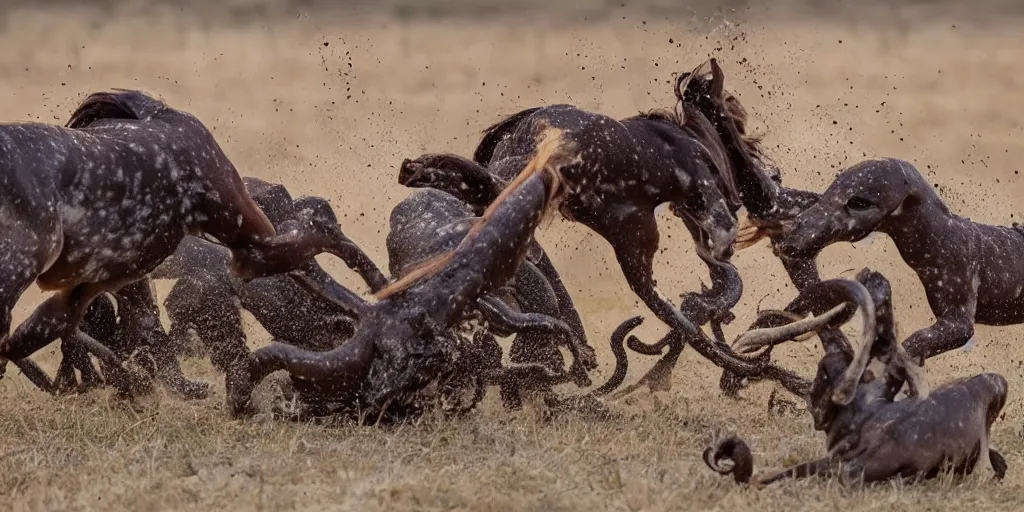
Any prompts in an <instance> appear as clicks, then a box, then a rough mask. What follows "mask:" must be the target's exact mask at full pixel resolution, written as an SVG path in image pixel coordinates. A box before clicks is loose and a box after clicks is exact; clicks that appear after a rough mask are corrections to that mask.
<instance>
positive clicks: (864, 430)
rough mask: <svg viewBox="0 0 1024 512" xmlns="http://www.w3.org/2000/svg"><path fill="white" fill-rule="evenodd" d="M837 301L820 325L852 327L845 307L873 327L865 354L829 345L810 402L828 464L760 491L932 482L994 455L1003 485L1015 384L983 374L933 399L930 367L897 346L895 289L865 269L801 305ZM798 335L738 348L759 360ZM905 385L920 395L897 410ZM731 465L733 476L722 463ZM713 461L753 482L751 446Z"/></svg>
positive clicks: (708, 457)
mask: <svg viewBox="0 0 1024 512" xmlns="http://www.w3.org/2000/svg"><path fill="white" fill-rule="evenodd" d="M828 299H832V303H833V304H835V305H836V306H837V307H835V308H833V309H832V310H831V311H830V312H828V313H826V314H824V315H821V316H820V317H818V318H814V319H811V320H813V322H811V323H814V324H816V325H817V326H818V327H820V328H824V329H831V328H835V327H836V326H835V325H834V324H832V323H831V322H833V321H837V320H838V321H843V320H845V318H846V317H844V316H843V312H844V308H843V307H842V306H843V303H854V304H857V305H858V307H859V308H860V309H861V312H862V314H863V315H864V320H865V321H864V324H865V325H864V330H863V333H862V341H861V344H860V345H859V346H858V347H857V348H856V349H855V350H850V347H849V345H848V344H846V343H840V344H831V343H823V345H824V347H825V356H824V357H823V358H822V359H821V361H820V362H819V363H818V371H817V375H816V376H815V378H814V383H813V385H812V387H811V391H810V393H809V394H808V397H807V405H808V409H809V410H810V412H811V415H812V417H813V419H814V428H815V429H816V430H820V431H823V432H825V433H826V448H827V449H828V455H826V456H825V457H823V458H821V459H817V460H814V461H811V462H807V463H803V464H799V465H796V466H792V467H790V468H787V469H785V470H782V471H780V472H777V473H773V474H769V475H766V476H762V477H758V478H755V479H754V482H755V483H756V484H757V485H767V484H770V483H773V482H777V481H779V480H783V479H786V478H804V477H808V476H815V475H817V476H831V475H837V476H839V477H840V479H841V480H842V481H843V482H844V483H849V482H856V481H864V482H875V481H881V480H887V479H890V478H894V477H903V478H926V479H927V478H933V477H935V476H937V475H939V474H941V473H943V472H947V471H948V472H952V473H954V474H958V475H965V474H970V473H972V472H973V471H974V470H975V469H976V467H977V465H978V463H979V462H980V461H981V460H983V457H984V456H985V455H987V456H988V460H989V462H990V463H991V465H992V468H993V470H994V471H995V473H996V477H997V478H1002V477H1003V475H1004V474H1005V471H1006V462H1005V460H1004V459H1003V457H1002V456H1001V455H1000V454H999V453H998V452H997V451H996V450H994V449H992V448H991V443H990V431H991V427H992V424H993V423H994V422H995V421H996V419H997V418H998V417H999V414H1000V412H1001V411H1002V408H1003V406H1004V405H1005V403H1006V394H1007V385H1006V380H1005V379H1004V378H1003V377H1002V376H1000V375H997V374H994V373H983V374H980V375H975V376H973V377H969V378H964V379H957V380H955V381H952V382H949V383H946V384H944V385H942V386H939V387H937V388H935V389H933V390H931V391H930V392H929V389H928V385H927V382H925V380H924V377H923V374H922V372H921V368H920V367H919V366H917V364H916V363H915V362H914V361H913V360H912V358H911V357H910V356H909V355H908V354H907V353H906V352H905V351H904V350H903V348H902V347H901V346H900V344H899V342H898V341H897V339H896V328H895V322H894V319H893V312H892V305H891V289H890V286H889V282H888V280H886V279H885V277H884V276H882V275H881V274H879V273H877V272H872V271H870V270H868V269H864V270H862V271H861V272H860V273H859V274H858V276H857V280H856V281H852V280H845V279H833V280H828V281H823V282H821V283H818V284H815V285H812V286H810V287H808V288H807V289H806V290H805V291H804V292H802V293H801V295H800V297H798V298H797V299H796V301H803V302H804V303H805V304H810V303H820V302H821V301H823V300H828ZM835 299H838V300H835ZM796 301H794V302H796ZM848 309H849V308H846V310H847V311H846V312H847V313H848V312H849V311H848ZM805 322H806V321H805ZM802 330H806V329H802ZM793 335H794V332H793V331H790V332H781V331H778V336H762V337H760V338H757V339H754V337H749V338H747V339H741V340H739V341H737V343H736V347H735V348H736V349H737V350H738V351H741V352H749V351H752V350H756V349H758V348H761V347H764V346H769V347H770V346H771V345H773V344H775V343H778V342H781V341H784V340H785V339H788V338H791V337H792V336H793ZM904 382H905V383H906V384H907V385H908V386H909V388H910V396H909V397H908V398H907V399H904V400H900V401H895V396H896V394H897V392H898V391H899V389H900V388H901V387H902V385H903V384H904ZM729 459H731V460H732V462H733V464H732V465H731V467H730V466H728V465H723V464H722V461H723V460H729ZM704 461H705V463H707V465H708V466H709V467H710V468H711V469H713V470H715V471H717V472H719V473H721V474H729V473H732V474H733V475H734V478H735V479H736V480H737V481H740V482H746V481H749V479H750V475H751V474H752V470H753V461H752V459H751V456H750V449H749V447H747V445H746V443H744V442H743V441H742V440H741V439H739V438H736V437H729V438H726V439H723V440H722V441H720V442H718V443H717V444H716V445H715V446H712V447H710V448H708V449H707V450H706V451H705V452H704Z"/></svg>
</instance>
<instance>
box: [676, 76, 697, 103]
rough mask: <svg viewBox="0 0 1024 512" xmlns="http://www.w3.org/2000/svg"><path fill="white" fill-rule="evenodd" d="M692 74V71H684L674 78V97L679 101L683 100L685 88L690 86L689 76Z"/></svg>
mask: <svg viewBox="0 0 1024 512" xmlns="http://www.w3.org/2000/svg"><path fill="white" fill-rule="evenodd" d="M692 76H693V72H692V71H686V72H684V73H680V74H679V77H678V78H676V91H675V92H676V99H677V100H679V101H685V100H684V99H683V94H684V93H686V88H687V87H689V86H690V77H692Z"/></svg>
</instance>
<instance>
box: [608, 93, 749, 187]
mask: <svg viewBox="0 0 1024 512" xmlns="http://www.w3.org/2000/svg"><path fill="white" fill-rule="evenodd" d="M627 119H643V120H648V121H661V122H664V123H668V124H671V125H673V126H675V127H677V128H680V129H682V130H683V131H684V132H686V133H687V134H689V135H690V136H691V137H693V138H695V139H697V140H698V141H700V142H701V144H702V145H703V146H704V148H705V149H707V151H708V154H709V156H710V157H711V163H712V164H713V166H714V168H715V170H716V171H717V173H718V176H719V177H720V178H721V180H722V185H723V186H724V188H725V190H724V191H723V192H724V193H725V195H726V198H727V199H728V200H729V201H730V202H731V203H732V204H734V205H739V204H740V189H739V185H738V183H737V181H736V173H735V172H734V170H733V168H732V166H731V165H730V164H729V155H728V152H727V149H726V147H725V142H724V141H723V140H722V138H721V136H720V135H719V134H718V131H717V130H716V129H715V127H714V125H713V124H711V121H709V120H708V118H707V117H706V116H705V115H704V113H703V112H701V110H700V109H699V108H697V107H696V106H695V105H692V104H689V103H681V102H680V103H678V104H676V106H675V107H674V108H673V109H672V110H668V109H654V110H649V111H647V112H640V113H639V114H637V115H635V116H633V117H630V118H627Z"/></svg>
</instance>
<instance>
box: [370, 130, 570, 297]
mask: <svg viewBox="0 0 1024 512" xmlns="http://www.w3.org/2000/svg"><path fill="white" fill-rule="evenodd" d="M538 139H540V142H539V143H538V144H537V149H536V152H535V154H534V156H533V158H531V159H530V161H529V162H527V163H526V166H525V167H524V168H523V170H522V171H521V172H520V173H519V175H518V176H516V178H515V179H514V180H512V182H511V183H509V184H508V186H506V187H505V188H504V189H503V190H502V191H501V194H499V195H498V197H497V199H495V200H494V202H492V203H491V204H490V206H488V207H487V210H486V211H484V213H483V215H481V216H480V219H479V220H477V222H476V224H474V225H473V227H472V228H471V229H470V230H469V232H467V233H466V236H465V237H464V238H463V239H462V242H460V243H459V246H458V247H456V248H455V249H452V250H451V251H448V252H445V253H442V254H439V255H437V256H435V257H433V258H431V259H429V260H427V261H425V262H423V263H421V264H419V265H417V266H415V267H413V268H412V269H411V270H409V272H408V273H406V275H405V276H403V277H402V278H401V279H399V280H397V281H395V282H393V283H391V284H390V285H388V286H387V287H386V288H384V289H382V290H380V291H379V292H377V294H376V297H377V299H384V298H387V297H389V296H391V295H394V294H396V293H398V292H401V291H404V290H407V289H409V288H411V287H412V286H413V285H415V284H416V283H418V282H420V281H422V280H424V279H427V278H429V277H432V276H434V275H436V274H437V273H438V272H440V271H441V270H442V269H443V268H445V267H446V266H448V264H449V263H451V261H452V259H454V258H455V253H456V252H458V250H459V249H460V248H461V247H463V246H464V245H467V244H469V243H470V242H471V241H472V240H473V239H474V238H476V236H477V234H479V233H480V231H482V230H483V229H484V228H485V227H487V225H488V224H489V223H490V221H491V220H492V219H493V217H494V212H496V211H497V210H498V208H500V207H501V206H502V204H503V203H504V202H505V201H506V200H507V199H508V198H509V197H510V196H511V195H512V194H513V193H514V192H515V191H516V190H517V189H518V188H519V187H520V186H521V185H522V184H523V183H525V182H526V180H528V179H530V178H532V177H534V176H536V175H544V176H547V177H548V179H549V180H550V183H549V185H548V197H547V198H546V200H545V202H544V210H545V212H546V213H547V212H550V211H551V210H552V207H553V206H554V205H555V203H557V201H558V200H559V199H560V198H561V197H562V196H564V195H565V192H566V187H564V186H563V181H562V173H561V171H562V169H563V168H564V167H566V166H568V165H571V164H573V163H576V162H578V161H579V156H578V154H577V152H576V150H575V145H574V144H572V143H571V142H569V141H566V140H565V139H564V137H563V132H562V130H561V129H559V128H553V127H547V128H544V129H543V130H542V131H541V133H540V134H539V135H538Z"/></svg>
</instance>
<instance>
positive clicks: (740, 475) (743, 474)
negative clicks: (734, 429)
mask: <svg viewBox="0 0 1024 512" xmlns="http://www.w3.org/2000/svg"><path fill="white" fill-rule="evenodd" d="M702 458H703V459H704V464H707V466H708V467H709V468H711V470H712V471H714V472H715V473H718V474H720V475H730V474H731V475H732V477H733V479H734V480H735V481H736V483H738V484H745V483H749V482H750V477H751V475H753V474H754V456H753V454H752V453H750V447H749V446H747V443H746V442H744V441H743V440H742V439H740V438H739V437H736V436H729V437H726V438H724V439H721V440H719V441H718V442H717V443H715V444H714V446H709V447H708V448H707V449H705V450H704V454H703V457H702ZM723 461H729V462H731V463H732V464H731V465H729V466H723V465H722V462H723Z"/></svg>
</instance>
